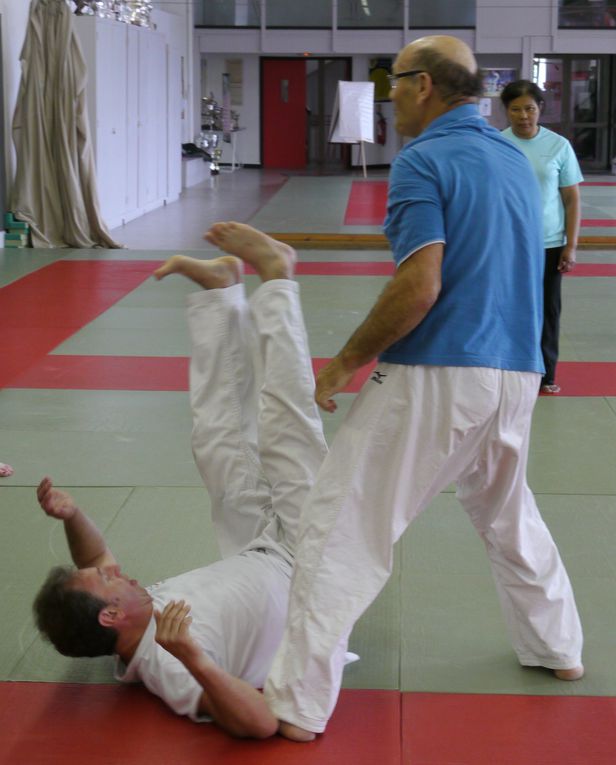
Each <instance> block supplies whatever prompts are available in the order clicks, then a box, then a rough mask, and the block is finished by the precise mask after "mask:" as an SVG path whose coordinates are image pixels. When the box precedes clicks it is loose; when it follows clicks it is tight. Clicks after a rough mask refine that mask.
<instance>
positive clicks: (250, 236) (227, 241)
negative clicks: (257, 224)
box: [204, 221, 297, 282]
mask: <svg viewBox="0 0 616 765" xmlns="http://www.w3.org/2000/svg"><path fill="white" fill-rule="evenodd" d="M204 239H206V240H207V241H208V242H210V243H211V244H214V245H216V247H219V248H220V249H221V250H224V251H225V252H228V253H230V254H232V255H237V257H238V258H241V259H242V260H243V261H244V262H245V263H249V264H250V265H251V266H252V267H253V268H254V269H255V271H256V272H257V273H258V274H259V276H260V277H261V279H262V280H263V281H264V282H266V281H269V280H270V279H291V278H293V272H294V270H295V261H296V260H297V255H296V253H295V250H294V249H293V248H292V247H289V245H288V244H284V243H283V242H279V241H277V240H276V239H272V237H271V236H268V235H267V234H264V233H263V232H262V231H257V229H256V228H253V227H252V226H247V225H246V224H245V223H235V222H233V221H231V222H229V223H215V224H214V225H213V226H212V227H211V228H210V230H209V231H208V232H207V233H206V234H205V236H204Z"/></svg>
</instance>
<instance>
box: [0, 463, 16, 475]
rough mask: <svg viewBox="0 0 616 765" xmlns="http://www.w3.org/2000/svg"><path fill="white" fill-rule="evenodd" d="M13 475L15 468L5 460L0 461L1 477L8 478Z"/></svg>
mask: <svg viewBox="0 0 616 765" xmlns="http://www.w3.org/2000/svg"><path fill="white" fill-rule="evenodd" d="M11 475H13V468H12V467H11V466H10V465H7V464H6V463H4V462H0V478H8V477H9V476H11Z"/></svg>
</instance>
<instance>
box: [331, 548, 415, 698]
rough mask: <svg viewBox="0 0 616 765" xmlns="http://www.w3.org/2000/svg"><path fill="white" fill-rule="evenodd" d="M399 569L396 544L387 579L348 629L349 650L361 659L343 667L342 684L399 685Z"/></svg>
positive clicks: (389, 687)
mask: <svg viewBox="0 0 616 765" xmlns="http://www.w3.org/2000/svg"><path fill="white" fill-rule="evenodd" d="M400 573H401V568H400V556H399V552H398V548H396V552H395V555H394V569H393V571H392V574H391V577H390V578H389V581H388V582H387V584H386V585H385V587H384V588H383V589H382V590H381V592H380V594H379V596H378V597H377V599H376V600H375V601H374V603H372V605H371V606H370V607H369V608H368V609H367V610H366V612H365V613H364V615H363V616H362V617H361V618H360V619H359V620H358V622H357V624H356V625H355V627H354V628H353V632H352V633H351V639H350V641H349V650H350V651H354V652H355V653H357V654H359V657H360V660H359V661H358V662H355V663H354V664H351V665H350V666H348V667H347V668H346V669H345V671H344V675H343V685H344V687H345V688H380V689H385V690H387V689H390V690H397V689H399V687H400V648H401V632H400V600H401V597H402V594H401V589H400Z"/></svg>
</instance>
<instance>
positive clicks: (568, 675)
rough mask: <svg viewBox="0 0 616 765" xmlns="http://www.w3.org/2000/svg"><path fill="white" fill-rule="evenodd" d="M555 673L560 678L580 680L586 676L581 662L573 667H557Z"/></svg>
mask: <svg viewBox="0 0 616 765" xmlns="http://www.w3.org/2000/svg"><path fill="white" fill-rule="evenodd" d="M554 674H555V675H556V677H557V678H558V679H559V680H580V679H581V678H582V677H584V667H583V666H582V665H581V664H580V666H579V667H573V669H555V670H554Z"/></svg>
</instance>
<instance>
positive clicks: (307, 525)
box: [265, 364, 582, 732]
mask: <svg viewBox="0 0 616 765" xmlns="http://www.w3.org/2000/svg"><path fill="white" fill-rule="evenodd" d="M377 371H378V372H379V373H380V376H379V375H376V374H375V375H373V376H372V378H371V379H370V380H368V381H367V382H366V383H365V385H364V387H363V389H362V391H361V393H360V394H359V396H358V397H357V399H356V400H355V402H354V404H353V406H352V408H351V410H350V412H349V414H348V415H347V417H346V419H345V421H344V423H343V424H342V426H341V428H340V430H339V432H338V433H337V435H336V437H335V439H334V442H333V445H332V447H331V451H330V453H329V456H328V457H327V458H326V459H325V462H324V463H323V466H322V468H321V470H320V471H319V475H318V477H317V481H316V484H315V486H314V487H313V489H312V491H311V493H310V495H309V497H308V500H307V503H306V505H305V507H304V511H303V514H302V523H301V528H300V537H299V544H298V548H297V551H296V562H295V573H294V579H293V584H292V589H291V599H290V605H289V616H288V621H287V627H286V630H285V634H284V637H283V641H282V644H281V646H280V649H279V651H278V654H277V656H276V658H275V660H274V664H273V667H272V669H271V672H270V676H269V678H268V681H267V683H266V686H265V695H266V698H267V701H268V703H269V705H270V707H271V709H272V711H273V712H274V714H275V715H276V716H277V717H278V718H279V719H281V720H285V721H287V722H290V723H293V724H295V725H299V726H300V727H302V728H305V729H307V730H311V731H314V732H321V731H323V730H324V728H325V725H326V723H327V720H328V719H329V717H330V715H331V714H332V711H333V709H334V706H335V703H336V700H337V697H338V693H339V690H340V684H341V674H342V668H343V664H344V651H345V647H346V644H347V641H348V637H349V634H350V632H351V629H352V627H353V625H354V623H355V622H356V621H357V619H358V618H359V617H360V616H361V614H362V613H363V611H364V610H365V609H366V608H367V607H368V605H369V604H370V603H371V602H372V601H373V600H374V598H375V597H376V595H377V594H378V593H379V591H380V590H381V588H382V587H383V585H384V584H385V582H386V581H387V579H388V577H389V575H390V573H391V568H392V557H393V545H394V542H395V541H396V540H397V539H398V538H399V537H400V535H401V534H402V532H403V531H404V530H405V529H406V527H407V526H408V524H409V523H410V522H411V521H412V520H413V518H415V517H416V516H417V515H418V514H419V513H420V512H421V511H422V510H424V509H425V508H426V507H427V505H428V503H429V502H430V500H431V499H432V498H433V497H434V496H435V495H437V494H438V493H439V492H441V491H442V490H443V489H445V488H446V487H447V486H448V485H449V484H450V483H451V482H452V481H455V483H456V485H457V496H458V499H459V500H460V502H461V503H462V506H463V507H464V509H465V510H466V511H467V513H468V515H469V517H470V519H471V521H472V523H473V525H474V526H475V528H476V529H477V531H478V533H479V535H480V536H481V538H482V539H483V541H484V543H485V546H486V549H487V552H488V556H489V559H490V563H491V566H492V571H493V575H494V579H495V581H496V588H497V591H498V596H499V599H500V602H501V606H502V609H503V612H504V615H505V620H506V623H507V628H508V631H509V634H510V637H511V641H512V644H513V647H514V649H515V652H516V654H517V656H518V659H519V661H520V662H521V663H522V664H524V665H529V666H537V665H539V666H544V667H549V668H552V669H564V668H571V667H575V666H577V665H578V664H579V663H580V661H581V650H582V632H581V626H580V622H579V618H578V614H577V610H576V606H575V601H574V597H573V592H572V590H571V585H570V583H569V579H568V577H567V574H566V571H565V569H564V567H563V564H562V562H561V560H560V556H559V554H558V550H557V549H556V546H555V544H554V542H553V540H552V537H551V536H550V533H549V531H548V530H547V528H546V526H545V524H544V523H543V521H542V519H541V517H540V515H539V512H538V510H537V506H536V504H535V500H534V497H533V495H532V493H531V491H530V489H529V488H528V485H527V483H526V463H527V455H528V446H529V435H530V425H531V415H532V410H533V406H534V404H535V401H536V397H537V389H538V386H539V376H538V375H536V374H531V373H520V372H508V371H501V370H497V369H486V368H462V367H428V366H426V367H422V366H415V367H413V366H403V365H392V364H380V365H379V366H378V368H377Z"/></svg>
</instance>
